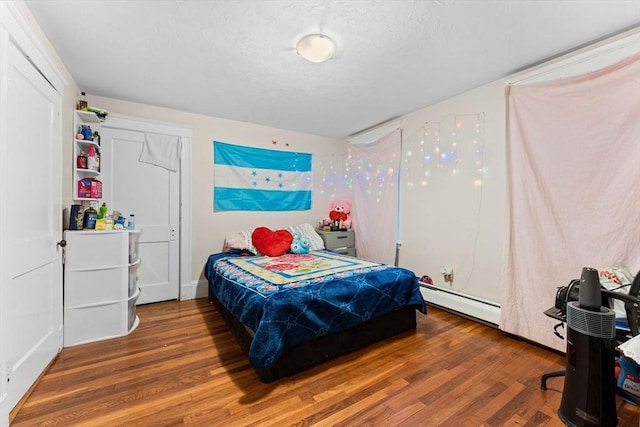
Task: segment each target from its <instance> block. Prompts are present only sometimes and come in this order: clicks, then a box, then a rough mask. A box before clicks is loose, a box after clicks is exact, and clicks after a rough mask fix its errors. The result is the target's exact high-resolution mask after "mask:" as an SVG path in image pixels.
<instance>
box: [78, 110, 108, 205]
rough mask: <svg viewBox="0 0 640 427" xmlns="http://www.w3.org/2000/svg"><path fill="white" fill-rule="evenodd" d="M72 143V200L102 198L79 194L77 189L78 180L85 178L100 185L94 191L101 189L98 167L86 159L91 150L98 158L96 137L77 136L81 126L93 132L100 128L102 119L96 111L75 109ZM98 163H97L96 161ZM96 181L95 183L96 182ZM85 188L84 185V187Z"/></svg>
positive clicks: (98, 145)
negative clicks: (81, 158)
mask: <svg viewBox="0 0 640 427" xmlns="http://www.w3.org/2000/svg"><path fill="white" fill-rule="evenodd" d="M73 125H74V135H73V139H74V143H73V198H74V200H98V199H101V198H102V195H101V194H98V195H96V194H91V195H87V194H81V193H80V190H79V188H80V187H79V182H80V181H82V180H85V181H84V183H87V184H89V183H90V184H93V185H94V186H98V187H100V189H99V190H98V189H95V190H94V192H95V191H100V192H101V191H102V181H101V180H100V169H99V167H92V166H93V165H90V164H89V161H88V159H87V155H88V153H89V151H93V152H94V153H96V154H97V155H98V159H99V156H100V144H99V143H98V139H97V138H96V139H95V140H91V139H87V138H84V139H80V138H78V134H79V133H80V134H81V132H80V129H81V128H82V127H83V126H86V127H87V128H89V127H90V128H91V132H92V133H95V132H98V135H99V134H100V131H101V130H102V128H101V126H102V121H101V120H100V118H98V116H97V115H96V113H94V112H91V111H80V110H76V111H75V114H74V120H73ZM80 156H84V162H81V161H80V160H79V158H80ZM98 165H99V163H98ZM96 181H97V183H96ZM85 188H86V187H85Z"/></svg>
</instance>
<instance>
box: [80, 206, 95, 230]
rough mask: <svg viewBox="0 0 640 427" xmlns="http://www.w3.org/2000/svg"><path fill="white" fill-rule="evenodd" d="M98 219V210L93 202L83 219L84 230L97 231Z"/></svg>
mask: <svg viewBox="0 0 640 427" xmlns="http://www.w3.org/2000/svg"><path fill="white" fill-rule="evenodd" d="M97 219H98V211H96V208H94V207H93V202H91V204H90V205H89V207H88V208H87V209H85V211H84V216H83V218H82V229H83V230H95V228H96V220H97Z"/></svg>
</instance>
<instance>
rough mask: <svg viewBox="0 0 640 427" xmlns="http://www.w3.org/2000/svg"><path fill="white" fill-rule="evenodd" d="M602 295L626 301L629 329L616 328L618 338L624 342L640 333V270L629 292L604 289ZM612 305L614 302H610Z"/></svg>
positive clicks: (625, 308)
mask: <svg viewBox="0 0 640 427" xmlns="http://www.w3.org/2000/svg"><path fill="white" fill-rule="evenodd" d="M602 296H603V297H604V296H606V297H608V298H611V299H617V300H620V301H623V302H624V311H625V313H626V314H627V322H628V324H629V330H628V331H625V330H624V329H621V328H620V329H619V328H616V339H617V340H618V341H619V342H624V341H627V340H629V339H631V338H632V337H635V336H636V335H638V333H639V332H638V316H639V314H640V271H638V273H637V274H636V277H635V278H634V279H633V283H631V286H630V287H629V293H621V292H614V291H609V290H606V289H602ZM609 305H610V306H612V305H613V304H609Z"/></svg>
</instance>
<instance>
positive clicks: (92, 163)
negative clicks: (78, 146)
mask: <svg viewBox="0 0 640 427" xmlns="http://www.w3.org/2000/svg"><path fill="white" fill-rule="evenodd" d="M87 169H91V170H94V171H97V170H98V159H97V157H96V148H95V147H94V146H93V145H90V146H89V148H88V149H87Z"/></svg>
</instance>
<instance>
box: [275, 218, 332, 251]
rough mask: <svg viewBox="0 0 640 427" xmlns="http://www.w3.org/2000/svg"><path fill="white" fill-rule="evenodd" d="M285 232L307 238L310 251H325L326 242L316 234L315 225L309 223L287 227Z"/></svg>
mask: <svg viewBox="0 0 640 427" xmlns="http://www.w3.org/2000/svg"><path fill="white" fill-rule="evenodd" d="M285 230H289V232H291V234H295V233H300V234H301V235H302V236H303V237H306V238H307V240H308V241H309V250H310V251H319V250H322V249H324V241H323V240H322V237H320V235H319V234H318V233H316V230H315V228H313V225H311V224H309V223H305V224H300V225H290V226H288V227H285Z"/></svg>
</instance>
